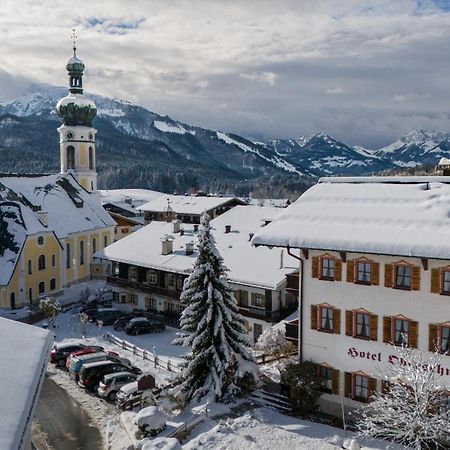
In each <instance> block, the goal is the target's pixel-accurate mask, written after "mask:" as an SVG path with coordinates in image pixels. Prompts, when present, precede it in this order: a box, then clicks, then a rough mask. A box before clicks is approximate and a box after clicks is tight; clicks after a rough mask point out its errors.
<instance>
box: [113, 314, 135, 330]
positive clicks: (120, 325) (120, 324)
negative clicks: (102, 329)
mask: <svg viewBox="0 0 450 450" xmlns="http://www.w3.org/2000/svg"><path fill="white" fill-rule="evenodd" d="M135 317H136V316H134V315H129V316H124V317H120V318H119V319H117V320H116V321H115V322H114V323H113V328H114V329H115V330H116V331H121V330H123V329H124V328H125V327H126V326H127V325H128V322H130V320H131V319H134V318H135Z"/></svg>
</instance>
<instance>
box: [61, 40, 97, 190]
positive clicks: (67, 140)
mask: <svg viewBox="0 0 450 450" xmlns="http://www.w3.org/2000/svg"><path fill="white" fill-rule="evenodd" d="M84 67H85V66H84V63H83V61H81V59H79V58H78V57H77V48H76V45H75V40H74V44H73V56H72V58H70V59H69V61H68V63H67V65H66V69H67V72H68V74H69V94H68V95H67V96H66V97H64V98H62V99H61V100H60V101H59V102H58V104H57V105H56V111H57V113H58V115H59V116H60V117H61V118H62V119H63V124H62V125H61V126H60V127H59V128H58V132H59V145H60V155H61V173H72V175H73V176H74V177H75V179H76V180H77V181H78V183H79V184H80V185H81V186H82V187H83V188H84V189H86V191H88V192H94V193H96V192H97V172H96V162H95V133H96V132H97V130H96V129H95V128H93V127H92V119H93V118H94V117H95V115H96V114H97V108H96V106H95V103H94V102H93V101H92V100H90V99H88V98H86V97H85V96H84V95H83V71H84Z"/></svg>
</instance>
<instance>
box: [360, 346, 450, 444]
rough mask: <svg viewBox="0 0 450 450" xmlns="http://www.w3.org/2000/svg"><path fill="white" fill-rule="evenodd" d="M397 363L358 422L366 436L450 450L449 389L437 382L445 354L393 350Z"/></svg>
mask: <svg viewBox="0 0 450 450" xmlns="http://www.w3.org/2000/svg"><path fill="white" fill-rule="evenodd" d="M393 349H394V351H395V352H396V353H397V355H396V359H395V361H396V362H395V364H392V365H389V366H386V367H384V368H383V370H382V374H381V378H382V380H383V381H384V382H385V383H386V388H385V389H382V392H377V393H376V394H375V396H374V398H373V401H372V402H370V403H369V404H368V405H367V406H365V407H364V408H362V411H361V419H360V421H359V422H358V423H357V427H358V430H359V434H360V435H361V436H364V437H372V438H377V437H381V438H385V439H389V440H392V441H394V442H397V443H399V444H403V445H407V446H412V447H414V448H415V449H416V450H421V449H429V448H441V447H440V446H439V445H442V448H449V447H448V446H449V445H450V426H449V423H450V408H449V403H448V397H447V396H446V389H445V388H444V387H443V386H442V385H441V384H440V383H439V382H438V378H439V372H440V370H442V367H441V366H440V361H441V359H442V355H440V354H439V353H438V352H437V351H436V352H435V353H429V352H426V353H425V352H422V351H420V350H417V349H411V348H406V347H393Z"/></svg>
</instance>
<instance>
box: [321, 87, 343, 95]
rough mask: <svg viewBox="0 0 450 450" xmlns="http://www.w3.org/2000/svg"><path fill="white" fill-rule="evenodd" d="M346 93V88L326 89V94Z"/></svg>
mask: <svg viewBox="0 0 450 450" xmlns="http://www.w3.org/2000/svg"><path fill="white" fill-rule="evenodd" d="M344 93H345V91H344V89H342V88H340V87H338V88H328V89H325V94H326V95H342V94H344Z"/></svg>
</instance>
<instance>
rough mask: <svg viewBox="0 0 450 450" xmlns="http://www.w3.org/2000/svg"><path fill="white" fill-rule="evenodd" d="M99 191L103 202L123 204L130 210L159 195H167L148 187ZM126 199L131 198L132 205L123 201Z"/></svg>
mask: <svg viewBox="0 0 450 450" xmlns="http://www.w3.org/2000/svg"><path fill="white" fill-rule="evenodd" d="M99 192H100V195H101V198H102V203H103V204H105V203H113V204H117V205H120V206H121V207H122V205H124V207H128V208H131V209H132V210H134V208H136V207H138V206H141V205H143V204H145V203H148V202H151V201H152V200H155V199H157V198H159V197H161V196H165V197H167V194H164V193H163V192H158V191H151V190H149V189H107V190H100V191H99ZM126 199H131V203H132V205H130V204H129V203H127V202H126V201H125V200H126Z"/></svg>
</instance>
